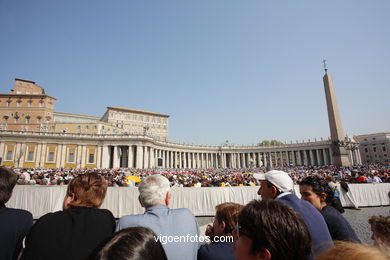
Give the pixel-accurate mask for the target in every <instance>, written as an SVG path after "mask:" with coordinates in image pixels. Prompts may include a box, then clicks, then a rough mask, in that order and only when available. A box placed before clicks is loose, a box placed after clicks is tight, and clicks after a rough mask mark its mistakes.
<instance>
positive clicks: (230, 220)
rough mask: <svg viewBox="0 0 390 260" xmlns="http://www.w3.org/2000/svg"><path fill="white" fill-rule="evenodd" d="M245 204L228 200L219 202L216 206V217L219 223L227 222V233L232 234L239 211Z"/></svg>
mask: <svg viewBox="0 0 390 260" xmlns="http://www.w3.org/2000/svg"><path fill="white" fill-rule="evenodd" d="M243 208H244V206H242V205H241V204H238V203H233V202H226V203H222V204H219V205H217V206H216V207H215V209H216V211H217V212H216V214H215V217H216V219H217V221H218V223H222V221H223V222H225V234H226V235H231V234H232V232H233V229H234V228H235V227H236V224H237V220H238V213H240V210H241V209H243Z"/></svg>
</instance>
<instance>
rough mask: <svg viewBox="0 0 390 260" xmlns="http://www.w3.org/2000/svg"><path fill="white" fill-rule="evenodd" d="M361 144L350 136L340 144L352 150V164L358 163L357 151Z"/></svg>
mask: <svg viewBox="0 0 390 260" xmlns="http://www.w3.org/2000/svg"><path fill="white" fill-rule="evenodd" d="M359 145H360V143H358V142H356V141H354V140H352V139H351V138H349V137H348V136H346V137H345V140H344V142H342V143H341V144H340V146H342V147H344V148H345V149H346V150H348V151H351V152H350V153H351V159H352V166H354V165H356V164H357V163H358V162H357V158H356V153H355V151H356V150H358V149H359Z"/></svg>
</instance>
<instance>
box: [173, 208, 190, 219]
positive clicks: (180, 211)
mask: <svg viewBox="0 0 390 260" xmlns="http://www.w3.org/2000/svg"><path fill="white" fill-rule="evenodd" d="M171 211H172V213H174V214H176V215H189V216H192V217H194V214H192V212H191V210H189V209H187V208H178V209H171Z"/></svg>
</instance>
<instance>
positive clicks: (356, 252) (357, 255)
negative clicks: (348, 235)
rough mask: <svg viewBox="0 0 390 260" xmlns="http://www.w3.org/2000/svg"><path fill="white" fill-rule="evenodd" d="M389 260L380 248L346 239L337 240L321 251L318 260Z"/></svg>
mask: <svg viewBox="0 0 390 260" xmlns="http://www.w3.org/2000/svg"><path fill="white" fill-rule="evenodd" d="M366 259H375V260H388V258H387V257H386V255H385V254H384V253H382V252H381V251H380V250H379V249H378V248H376V247H373V246H370V245H364V244H356V243H351V242H344V241H335V246H334V247H331V248H329V249H328V250H326V251H325V252H323V253H321V254H320V255H319V256H318V257H317V258H316V260H366Z"/></svg>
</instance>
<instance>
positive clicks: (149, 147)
mask: <svg viewBox="0 0 390 260" xmlns="http://www.w3.org/2000/svg"><path fill="white" fill-rule="evenodd" d="M2 133H3V136H2V138H1V139H0V157H1V158H2V161H3V165H5V166H15V167H27V168H29V167H48V168H55V167H65V168H80V167H81V168H82V167H87V168H138V169H148V168H156V167H161V168H252V167H261V166H270V167H277V166H322V165H333V164H334V161H333V156H332V151H331V147H332V143H331V142H330V141H320V142H308V143H297V144H285V145H281V146H277V147H260V146H193V145H182V144H175V143H168V142H160V141H156V140H154V139H152V138H149V137H132V138H129V137H127V136H124V137H115V138H113V137H111V136H107V137H106V136H95V135H83V136H78V135H73V134H62V133H61V134H58V133H50V134H48V133H41V132H39V133H23V134H20V133H18V132H12V131H11V132H4V131H3V132H2ZM27 135H28V138H27ZM65 137H66V138H65ZM110 138H111V139H110ZM26 140H28V141H27V142H26ZM348 152H349V157H350V158H349V160H350V162H351V164H352V165H356V164H361V158H360V153H359V150H358V149H355V150H348Z"/></svg>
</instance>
